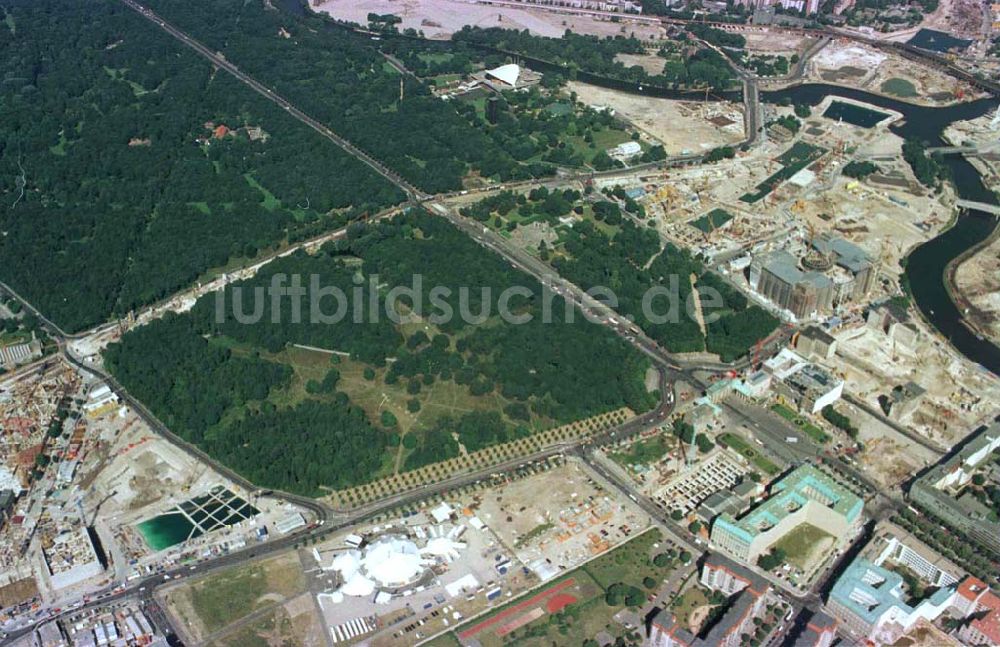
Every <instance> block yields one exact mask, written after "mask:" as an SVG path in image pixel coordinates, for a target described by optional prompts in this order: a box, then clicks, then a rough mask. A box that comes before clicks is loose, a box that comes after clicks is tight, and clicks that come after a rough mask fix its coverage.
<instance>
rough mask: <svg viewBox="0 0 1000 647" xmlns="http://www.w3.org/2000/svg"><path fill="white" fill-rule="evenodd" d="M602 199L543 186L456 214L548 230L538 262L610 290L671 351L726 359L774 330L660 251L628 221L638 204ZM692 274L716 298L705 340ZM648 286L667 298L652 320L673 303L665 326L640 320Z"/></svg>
mask: <svg viewBox="0 0 1000 647" xmlns="http://www.w3.org/2000/svg"><path fill="white" fill-rule="evenodd" d="M609 193H610V195H609V196H607V197H608V198H612V200H605V199H594V198H593V197H591V198H589V199H581V198H582V196H581V195H580V194H579V192H574V191H565V192H561V191H554V192H549V191H547V190H545V189H544V188H543V189H537V190H535V191H532V192H531V193H530V194H529V195H526V196H525V195H520V196H519V195H515V194H513V193H511V192H503V193H499V194H497V195H495V196H491V197H489V198H486V199H484V200H482V201H480V202H478V203H477V204H475V205H471V206H469V207H466V208H465V209H463V214H464V215H466V216H468V217H471V218H475V219H477V220H479V221H481V222H488V223H490V224H492V225H493V226H494V227H497V228H500V229H507V230H510V229H512V228H516V227H518V226H520V225H521V224H523V223H530V222H538V221H541V222H545V223H547V224H548V225H549V226H551V227H554V228H555V229H556V230H557V231H558V233H559V243H558V245H556V246H555V248H554V249H549V247H548V246H547V245H546V246H543V247H541V248H540V249H539V254H540V257H541V258H542V260H546V261H548V262H550V263H551V264H552V266H553V267H554V268H555V269H556V270H557V271H558V272H559V274H560V275H561V276H563V277H565V278H567V279H569V280H570V281H572V282H573V283H575V284H576V285H578V286H580V287H582V288H584V289H590V288H592V287H595V286H601V287H605V288H610V289H611V291H612V292H613V293H614V294H615V296H616V298H617V300H618V307H617V309H618V311H619V312H621V313H622V314H626V315H629V316H631V317H633V320H634V321H636V323H637V324H638V325H639V326H640V327H641V328H642V329H643V331H644V332H645V333H646V334H648V335H649V336H650V337H651V338H653V339H654V340H656V341H657V342H658V343H660V344H661V345H662V346H663V347H664V348H666V349H668V350H670V351H672V352H694V351H701V350H708V351H710V352H713V353H718V354H719V355H720V356H721V357H722V359H723V360H724V361H731V360H733V359H735V358H737V357H739V356H741V355H743V354H745V353H746V352H747V350H748V349H749V348H750V347H751V346H753V344H754V343H756V342H757V341H758V340H759V339H761V338H763V337H766V336H767V335H768V334H770V333H771V332H772V331H773V330H774V328H775V327H776V326H777V325H778V323H779V322H778V320H777V319H775V318H774V317H773V316H771V315H770V314H769V313H768V312H766V311H765V310H763V309H761V308H759V307H757V306H754V305H750V304H749V303H748V302H747V299H746V297H744V296H743V295H742V294H741V293H740V292H739V291H738V290H736V289H735V288H733V287H732V286H730V285H729V284H728V283H726V282H725V281H724V280H722V279H721V278H720V277H718V276H717V275H715V274H713V273H711V272H708V271H707V268H705V267H704V265H703V264H702V263H701V261H699V260H698V259H696V258H694V257H692V256H691V255H690V254H689V253H688V252H687V251H684V250H681V249H678V248H677V247H675V246H673V245H670V244H666V245H663V246H662V248H661V244H660V239H659V236H658V235H657V233H656V231H655V230H653V229H651V228H648V227H644V226H641V225H637V224H636V222H635V218H641V216H642V206H641V205H639V204H637V203H635V202H634V201H632V200H630V199H629V198H627V197H626V196H625V192H624V191H623V190H622V189H621V188H620V187H617V188H616V189H614V190H613V191H609ZM620 205H622V206H620ZM569 214H574V216H575V217H576V218H577V219H578V221H577V222H574V223H573V226H572V227H568V226H565V225H563V224H562V223H560V220H559V218H560V217H562V216H566V215H569ZM630 215H631V217H629V216H630ZM692 275H694V276H696V277H697V280H696V282H695V286H696V287H698V288H699V289H701V288H705V289H708V288H711V289H712V290H714V291H715V292H716V293H717V294H718V295H719V297H720V298H719V299H718V301H719V303H716V302H714V301H713V302H712V303H705V304H704V306H705V316H706V318H707V322H708V325H707V330H706V334H702V332H701V329H700V327H699V326H698V323H697V322H696V320H695V319H694V318H693V317H691V316H689V314H688V313H687V304H688V302H689V299H690V295H691V291H692V286H691V280H690V277H691V276H692ZM675 286H676V287H675ZM654 287H658V288H659V287H664V288H667V289H668V290H669V291H670V292H672V294H671V295H669V296H667V295H664V296H662V297H658V298H655V299H653V300H652V301H651V308H652V310H653V312H654V314H656V315H666V314H669V312H668V311H669V309H670V307H671V306H672V305H673V304H676V307H677V316H676V317H673V316H671V317H670V321H669V322H667V323H656V322H654V321H651V320H650V319H648V318H647V317H645V316H644V314H643V306H642V302H643V297H644V295H646V294H647V292H648V291H649V290H650V289H652V288H654ZM706 294H707V293H706ZM674 296H676V298H674ZM709 315H715V316H714V317H711V318H709Z"/></svg>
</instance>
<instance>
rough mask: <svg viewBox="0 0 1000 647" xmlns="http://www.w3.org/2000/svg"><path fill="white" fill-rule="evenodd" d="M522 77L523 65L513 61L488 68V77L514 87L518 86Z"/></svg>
mask: <svg viewBox="0 0 1000 647" xmlns="http://www.w3.org/2000/svg"><path fill="white" fill-rule="evenodd" d="M520 77H521V67H520V66H519V65H515V64H513V63H509V64H507V65H501V66H500V67H495V68H493V69H492V70H486V78H487V79H490V80H493V81H500V82H501V83H503V84H505V85H509V86H510V87H512V88H516V87H517V80H518V79H519V78H520Z"/></svg>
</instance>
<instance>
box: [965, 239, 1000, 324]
mask: <svg viewBox="0 0 1000 647" xmlns="http://www.w3.org/2000/svg"><path fill="white" fill-rule="evenodd" d="M955 288H956V290H957V292H958V294H959V295H960V297H961V298H963V299H965V300H966V301H968V304H964V305H965V307H967V308H969V312H968V313H967V316H968V317H969V318H970V320H971V321H972V323H973V324H974V325H975V326H976V328H977V329H978V330H980V331H982V333H983V334H984V335H986V336H989V337H990V338H991V339H993V340H994V341H997V340H1000V238H998V239H995V240H994V241H993V242H992V243H991V244H989V245H987V246H986V247H985V248H983V249H982V250H980V251H979V253H978V254H975V255H973V256H972V257H971V258H969V259H968V260H967V261H965V262H964V263H962V264H961V265H959V266H958V269H957V271H956V272H955Z"/></svg>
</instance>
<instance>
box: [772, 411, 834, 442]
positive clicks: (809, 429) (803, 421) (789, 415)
mask: <svg viewBox="0 0 1000 647" xmlns="http://www.w3.org/2000/svg"><path fill="white" fill-rule="evenodd" d="M771 410H772V411H774V412H775V413H777V414H778V415H779V416H781V417H782V418H784V419H785V420H787V421H788V422H790V423H792V424H793V425H795V426H796V427H798V428H799V429H801V430H802V431H803V432H805V434H806V435H807V436H809V437H810V438H812V439H813V440H815V441H816V442H817V443H819V444H820V445H825V444H826V443H828V442H830V437H829V436H827V435H826V433H825V432H824V431H823V430H822V429H820V428H819V427H817V426H816V425H814V424H813V423H811V422H809V420H808V419H807V418H806V417H805V416H801V415H799V414H798V413H796V412H795V411H793V410H792V409H789V408H788V407H786V406H785V405H783V404H776V405H774V406H772V407H771Z"/></svg>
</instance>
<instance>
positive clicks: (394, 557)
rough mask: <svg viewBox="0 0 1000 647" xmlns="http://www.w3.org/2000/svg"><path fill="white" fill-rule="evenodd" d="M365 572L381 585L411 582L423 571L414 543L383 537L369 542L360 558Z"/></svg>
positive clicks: (397, 584)
mask: <svg viewBox="0 0 1000 647" xmlns="http://www.w3.org/2000/svg"><path fill="white" fill-rule="evenodd" d="M361 564H362V566H363V567H364V570H365V572H366V573H367V574H368V575H369V576H371V577H372V578H374V579H375V580H376V581H377V582H378V583H379V584H380V585H382V586H399V585H402V584H406V583H407V582H411V581H413V580H414V579H416V577H417V576H418V575H420V574H421V573H422V572H423V571H424V563H423V559H422V558H421V557H420V551H419V550H417V546H416V544H414V543H413V542H412V541H409V540H406V539H395V538H388V537H387V538H384V539H380V540H378V541H376V542H375V543H373V544H371V545H370V546H369V547H368V549H367V550H365V555H364V557H363V558H362V559H361Z"/></svg>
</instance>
